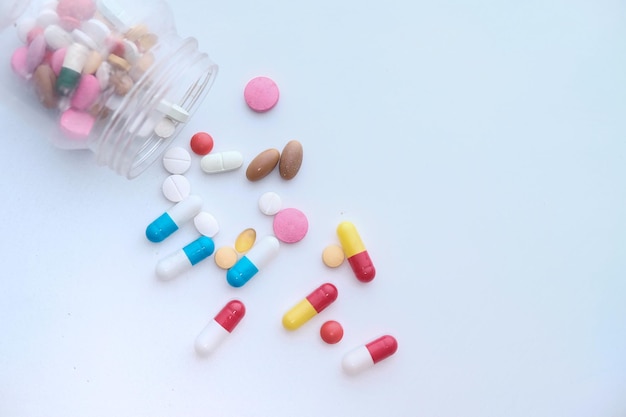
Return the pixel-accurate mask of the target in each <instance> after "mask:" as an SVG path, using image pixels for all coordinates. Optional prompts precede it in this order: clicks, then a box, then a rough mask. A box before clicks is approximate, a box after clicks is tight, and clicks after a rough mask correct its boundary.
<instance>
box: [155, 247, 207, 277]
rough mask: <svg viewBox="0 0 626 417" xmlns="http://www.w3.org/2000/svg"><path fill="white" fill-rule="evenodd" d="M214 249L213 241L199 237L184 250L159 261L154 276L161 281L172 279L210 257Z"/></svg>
mask: <svg viewBox="0 0 626 417" xmlns="http://www.w3.org/2000/svg"><path fill="white" fill-rule="evenodd" d="M214 249H215V245H214V243H213V239H211V238H210V237H207V236H200V237H199V238H198V239H196V240H194V241H193V242H191V243H189V244H188V245H187V246H185V247H184V248H182V249H179V250H177V251H176V252H174V253H172V254H171V255H169V256H167V257H166V258H163V259H161V260H160V261H159V262H158V263H157V266H156V275H157V277H158V278H159V279H161V280H163V281H169V280H171V279H174V278H176V277H177V276H179V275H181V274H182V273H184V272H186V271H188V270H189V269H191V267H192V266H194V265H196V264H197V263H198V262H200V261H202V260H204V259H206V258H208V257H209V256H211V254H212V253H213V250H214Z"/></svg>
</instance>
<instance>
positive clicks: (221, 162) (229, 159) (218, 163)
mask: <svg viewBox="0 0 626 417" xmlns="http://www.w3.org/2000/svg"><path fill="white" fill-rule="evenodd" d="M242 165H243V155H242V154H241V152H238V151H227V152H219V153H210V154H208V155H205V156H203V157H202V159H201V160H200V167H201V168H202V170H203V171H204V172H206V173H207V174H215V173H218V172H226V171H232V170H234V169H237V168H239V167H241V166H242Z"/></svg>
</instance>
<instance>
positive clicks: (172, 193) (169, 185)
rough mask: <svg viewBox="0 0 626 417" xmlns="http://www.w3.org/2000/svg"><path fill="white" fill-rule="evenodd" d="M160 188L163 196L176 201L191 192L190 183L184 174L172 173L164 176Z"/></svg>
mask: <svg viewBox="0 0 626 417" xmlns="http://www.w3.org/2000/svg"><path fill="white" fill-rule="evenodd" d="M161 190H162V191H163V195H164V196H165V198H167V199H168V200H169V201H172V202H174V203H178V202H179V201H182V200H184V199H185V198H187V197H189V194H191V183H190V182H189V180H188V179H187V177H185V176H184V175H180V174H172V175H170V176H168V177H167V178H165V180H164V181H163V186H162V187H161Z"/></svg>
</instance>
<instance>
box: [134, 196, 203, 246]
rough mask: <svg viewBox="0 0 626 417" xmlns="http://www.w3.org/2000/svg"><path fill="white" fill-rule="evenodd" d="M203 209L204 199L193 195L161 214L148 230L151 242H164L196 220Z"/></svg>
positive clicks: (147, 235)
mask: <svg viewBox="0 0 626 417" xmlns="http://www.w3.org/2000/svg"><path fill="white" fill-rule="evenodd" d="M201 209H202V198H200V197H199V196H197V195H195V194H192V195H190V196H189V197H187V198H186V199H184V200H183V201H181V202H179V203H176V204H175V205H174V206H173V207H172V208H170V209H169V210H167V211H166V212H165V213H163V214H161V215H160V216H159V217H157V218H156V220H154V221H153V222H152V223H150V224H149V225H148V227H147V228H146V237H147V238H148V240H149V241H151V242H162V241H163V240H165V239H166V238H167V237H168V236H170V235H171V234H172V233H174V232H175V231H176V230H178V228H179V227H180V226H181V225H182V224H183V223H185V222H187V221H189V220H191V219H192V218H194V217H195V216H196V215H197V214H198V213H200V210H201Z"/></svg>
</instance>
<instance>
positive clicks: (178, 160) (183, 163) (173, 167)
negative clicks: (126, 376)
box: [163, 146, 191, 174]
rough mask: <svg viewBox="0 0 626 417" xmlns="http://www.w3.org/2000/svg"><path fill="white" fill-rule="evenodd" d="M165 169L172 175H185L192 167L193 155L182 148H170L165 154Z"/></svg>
mask: <svg viewBox="0 0 626 417" xmlns="http://www.w3.org/2000/svg"><path fill="white" fill-rule="evenodd" d="M163 167H164V168H165V169H166V170H167V172H169V173H170V174H184V173H185V172H187V171H188V170H189V167H191V154H190V153H189V151H187V149H185V148H182V147H180V146H174V147H172V148H169V149H168V150H167V151H166V152H165V153H164V154H163Z"/></svg>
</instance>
